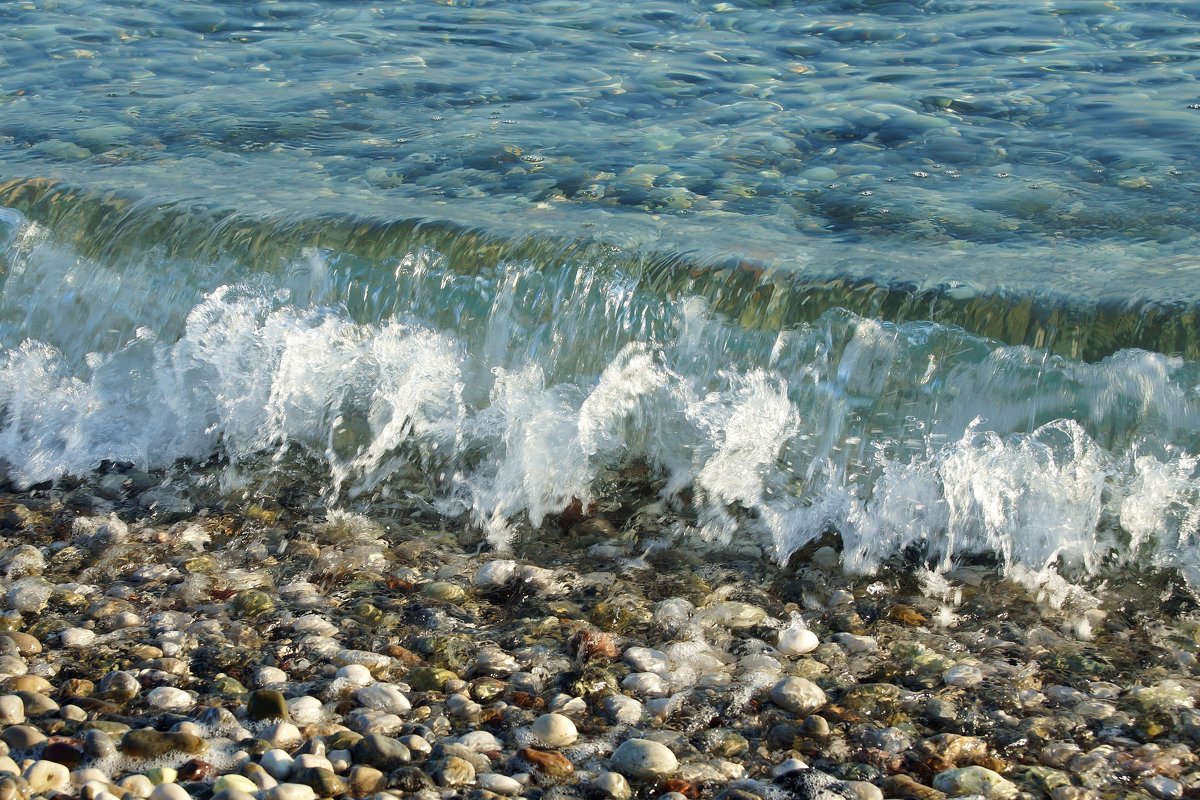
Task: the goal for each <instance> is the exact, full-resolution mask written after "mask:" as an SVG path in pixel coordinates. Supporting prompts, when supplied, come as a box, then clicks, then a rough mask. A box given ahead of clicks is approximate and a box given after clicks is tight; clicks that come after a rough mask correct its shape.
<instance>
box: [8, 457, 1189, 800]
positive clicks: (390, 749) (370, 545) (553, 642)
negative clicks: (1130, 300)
mask: <svg viewBox="0 0 1200 800" xmlns="http://www.w3.org/2000/svg"><path fill="white" fill-rule="evenodd" d="M191 477H196V475H193V476H191ZM117 478H119V480H117ZM285 483H286V481H284V479H282V478H281V479H280V485H279V486H277V487H275V488H276V490H277V491H275V492H274V493H275V494H276V496H278V497H280V498H287V499H288V500H289V502H288V503H287V505H288V506H289V507H291V508H295V509H298V511H295V512H293V511H289V510H288V509H286V508H284V507H283V506H281V505H279V503H274V502H263V501H257V502H256V501H254V500H253V499H249V498H247V499H244V500H223V501H219V502H218V503H214V504H213V505H211V506H210V507H209V508H206V509H200V510H197V508H196V503H194V502H193V501H192V499H190V498H188V497H186V496H185V494H184V493H181V492H178V491H172V490H171V489H170V488H169V487H168V488H164V486H163V485H160V481H158V480H157V479H155V478H152V477H151V476H148V475H142V474H141V473H119V472H109V473H107V474H106V473H96V474H94V475H92V476H88V477H87V478H85V479H83V480H82V481H76V480H72V481H70V482H64V483H63V484H62V485H61V486H59V487H48V488H47V487H44V486H43V487H40V488H35V489H33V490H29V491H25V492H13V491H6V492H3V493H0V529H2V535H3V537H4V548H3V549H2V550H0V576H3V579H4V581H3V585H4V589H5V592H6V605H5V608H6V609H7V610H6V611H5V613H4V614H3V615H2V616H0V626H3V627H4V628H7V629H8V630H7V631H0V675H3V676H4V677H3V683H0V687H2V692H3V693H2V694H0V724H3V726H4V728H3V730H2V731H0V741H2V742H4V747H5V748H7V751H8V752H7V755H0V773H4V772H6V771H7V772H14V771H15V772H19V773H20V774H21V777H20V778H15V777H3V776H2V775H0V793H3V796H4V797H10V796H17V795H19V796H21V797H29V796H33V795H41V796H46V797H53V796H55V795H57V794H66V795H70V796H84V797H90V798H96V799H97V800H108V796H109V795H111V796H112V797H116V798H121V797H126V796H128V797H135V798H136V797H152V798H153V799H154V800H183V798H184V797H185V796H187V797H195V798H206V797H208V796H211V795H221V796H222V797H223V798H224V800H237V799H240V798H243V797H244V795H257V796H258V797H260V798H261V800H302V799H305V798H309V797H314V796H322V797H332V796H340V795H343V794H350V795H353V796H372V795H376V796H379V800H386V797H392V796H404V797H409V796H417V797H426V798H429V800H433V798H449V797H456V796H462V797H469V798H471V800H498V798H500V797H504V796H522V797H528V798H530V800H536V799H537V798H550V797H555V798H558V797H563V798H566V797H587V798H596V799H598V800H605V798H612V800H624V798H627V797H630V796H633V795H636V796H637V797H640V798H652V797H660V796H663V795H667V794H669V795H670V797H669V800H679V796H678V795H676V794H671V793H679V795H682V797H684V798H687V800H694V799H695V798H708V797H713V798H716V797H721V798H722V800H754V798H767V797H771V798H774V797H778V796H780V792H782V793H783V796H784V797H796V798H816V797H821V798H828V799H829V800H833V798H837V797H844V798H858V800H878V798H881V797H910V798H920V800H940V798H943V797H947V796H965V795H983V796H986V797H997V798H1016V797H1052V798H1054V800H1086V799H1087V798H1093V797H1094V798H1108V797H1114V798H1115V797H1121V798H1133V797H1154V798H1159V799H1160V800H1174V798H1182V797H1200V762H1198V760H1197V759H1196V757H1195V756H1194V755H1193V753H1192V751H1193V750H1194V749H1195V748H1196V747H1197V746H1198V745H1200V712H1197V711H1196V710H1195V706H1196V701H1197V699H1198V698H1200V679H1198V676H1200V669H1198V667H1197V662H1196V658H1195V651H1196V649H1197V642H1200V624H1197V622H1196V621H1195V619H1194V618H1193V617H1190V616H1189V615H1188V614H1187V613H1177V611H1178V610H1172V609H1171V608H1169V607H1165V606H1164V605H1163V604H1161V603H1160V602H1159V600H1158V594H1156V592H1159V591H1169V585H1168V584H1163V585H1162V586H1160V587H1157V588H1155V587H1152V586H1149V585H1145V586H1143V585H1141V584H1140V583H1139V584H1138V585H1137V586H1136V588H1132V587H1131V588H1130V590H1129V591H1128V592H1127V595H1128V596H1126V597H1115V596H1114V595H1113V594H1112V593H1111V592H1110V593H1109V595H1108V597H1107V598H1105V597H1102V598H1101V600H1102V602H1101V603H1100V605H1099V606H1098V607H1096V608H1090V609H1089V608H1079V607H1077V608H1071V607H1070V606H1068V607H1066V608H1064V609H1054V608H1051V607H1049V606H1047V605H1044V604H1039V603H1038V602H1037V601H1036V598H1034V597H1032V596H1031V595H1030V594H1029V593H1028V592H1027V590H1025V589H1023V588H1022V587H1020V586H1018V585H1016V584H1014V583H1012V582H1010V581H1006V580H1003V579H1000V578H997V577H996V576H995V575H993V574H989V573H988V572H986V571H984V570H971V569H965V570H961V571H960V574H959V575H957V576H956V577H957V578H959V580H958V581H957V582H956V585H955V589H954V590H953V591H955V592H957V593H958V595H959V596H958V597H957V598H953V597H948V600H956V602H948V601H947V600H943V599H940V598H937V597H930V596H926V595H925V594H922V593H921V592H920V591H919V588H918V586H917V581H916V579H915V576H914V575H913V574H912V573H911V572H908V573H906V572H904V571H903V570H892V571H889V572H885V573H881V574H879V575H876V576H873V577H864V576H846V575H843V574H842V573H841V572H840V570H839V569H838V568H837V553H836V551H834V550H833V549H832V548H829V547H823V548H812V549H810V551H809V552H807V553H806V554H805V556H806V557H805V558H803V559H799V560H797V561H796V562H794V565H793V567H792V568H790V569H783V568H780V567H778V566H776V565H773V564H771V563H770V562H769V561H767V560H766V559H764V558H763V557H762V553H761V551H759V550H758V548H756V547H742V548H738V549H725V550H721V549H717V548H709V547H705V546H687V547H684V546H676V547H668V548H665V549H657V550H656V549H653V548H650V549H649V550H648V549H647V547H648V546H649V545H650V544H653V543H652V542H650V541H649V540H646V539H638V538H637V537H636V536H635V535H633V534H629V533H624V534H622V533H621V532H620V531H618V530H617V529H615V528H614V527H613V525H612V524H610V523H609V522H607V521H605V520H604V519H603V518H602V517H590V518H588V517H584V518H581V519H580V520H579V521H577V522H575V523H574V524H573V525H570V526H564V527H566V528H567V529H566V530H565V531H564V532H563V533H561V535H555V536H553V537H548V536H547V537H542V538H540V539H533V538H531V537H522V538H521V539H519V540H518V542H517V543H516V545H515V547H514V550H513V552H511V553H495V552H481V550H482V548H481V547H477V546H476V543H475V542H474V541H473V540H472V539H471V537H469V536H466V535H463V536H460V535H459V533H458V532H457V531H456V530H455V529H454V528H452V527H451V528H447V527H445V526H444V525H439V524H435V523H428V522H425V521H420V520H417V521H414V520H413V518H412V517H411V515H410V514H409V513H407V512H406V513H405V514H398V513H397V510H396V509H395V508H392V509H390V510H389V509H387V508H386V507H385V506H384V505H379V506H377V507H376V508H377V509H378V510H379V511H381V512H383V513H384V514H385V516H381V517H379V518H370V517H369V516H361V515H358V514H354V513H350V512H330V513H328V514H325V513H321V512H320V511H319V509H318V508H317V506H318V503H317V501H316V498H315V497H311V496H309V497H305V496H303V493H302V492H300V493H297V491H298V490H296V491H292V492H291V494H289V490H288V487H287V486H286V485H284V484H285ZM194 485H195V486H197V487H202V486H203V485H204V481H203V480H199V481H197V482H196V483H195V484H194ZM293 489H295V487H293ZM200 493H202V492H200ZM214 497H215V496H214ZM209 499H213V498H212V497H210V498H209ZM203 500H204V499H203V498H200V501H199V502H201V503H203ZM292 501H295V502H292ZM367 508H370V506H367ZM406 517H407V518H406ZM1164 596H1165V595H1164ZM1167 602H1168V605H1169V603H1170V602H1171V601H1170V598H1168V601H1167ZM280 717H282V718H283V720H282V721H280V720H279V719H277V718H280ZM146 727H148V728H151V729H152V730H150V731H142V732H139V729H142V728H146ZM47 737H49V738H47ZM363 737H366V738H363ZM627 741H632V742H635V744H633V745H629V746H626V745H625V744H624V743H625V742H627ZM622 748H624V749H622ZM631 753H632V755H631ZM655 759H657V760H655ZM647 760H648V761H649V762H651V765H650V766H647V765H646V763H644V762H647ZM801 763H803V764H805V765H807V766H808V767H811V768H813V769H812V770H797V771H793V772H790V773H788V774H785V775H782V776H778V775H776V772H778V771H779V770H780V769H781V768H782V769H784V770H787V769H789V768H794V767H798V766H799V765H800V764H801ZM172 770H174V772H172ZM824 776H829V777H828V778H826V777H824ZM168 778H171V780H167V779H168ZM156 782H157V785H156ZM9 786H11V787H12V789H11V791H15V792H17V795H12V794H9V791H10V790H9V789H8V788H6V787H9ZM304 787H308V788H304ZM830 793H832V794H830Z"/></svg>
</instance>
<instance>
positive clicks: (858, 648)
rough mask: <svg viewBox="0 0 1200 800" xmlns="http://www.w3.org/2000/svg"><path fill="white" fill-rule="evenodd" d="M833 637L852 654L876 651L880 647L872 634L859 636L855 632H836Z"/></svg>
mask: <svg viewBox="0 0 1200 800" xmlns="http://www.w3.org/2000/svg"><path fill="white" fill-rule="evenodd" d="M832 638H833V640H834V641H835V642H837V643H838V644H840V645H841V646H842V648H843V649H844V650H845V651H846V652H847V653H850V654H851V655H862V654H864V653H874V652H876V651H877V650H878V649H879V643H878V642H876V641H875V640H874V639H873V638H872V637H870V636H857V635H855V634H853V633H835V634H834V635H833V637H832Z"/></svg>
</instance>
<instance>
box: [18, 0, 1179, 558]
mask: <svg viewBox="0 0 1200 800" xmlns="http://www.w3.org/2000/svg"><path fill="white" fill-rule="evenodd" d="M0 22H2V23H3V24H2V25H0V68H2V71H0V112H2V113H0V206H4V207H6V208H7V209H8V210H6V211H4V212H3V215H2V216H0V234H2V236H3V239H4V241H5V242H6V244H5V249H4V257H3V266H4V271H5V283H4V287H3V290H2V292H0V346H2V347H3V354H4V362H5V363H4V367H3V369H4V373H5V375H4V377H5V381H4V389H3V393H4V394H3V403H4V408H5V414H4V418H3V422H4V429H3V431H2V432H0V450H2V453H3V456H4V458H5V460H6V461H7V462H9V464H10V465H11V474H12V475H13V477H14V478H15V479H16V480H18V481H19V482H23V483H31V482H37V481H42V480H46V479H51V478H54V477H56V476H60V475H62V474H65V473H72V472H80V471H86V470H88V469H90V468H93V467H95V466H96V465H97V464H99V463H100V462H101V461H102V460H105V459H108V460H121V461H129V462H133V463H136V464H139V465H143V466H165V465H168V464H170V463H171V462H172V461H174V460H175V459H177V458H204V457H207V456H209V455H212V454H214V453H219V454H220V455H221V456H222V457H224V458H226V459H228V461H229V462H230V464H231V469H232V468H233V467H236V466H237V465H239V464H245V463H250V462H251V461H255V460H256V459H257V457H258V456H261V454H262V453H264V452H283V451H285V450H287V449H289V448H292V447H300V448H302V449H304V450H305V451H306V452H308V453H309V454H311V455H313V456H314V457H316V458H318V459H320V460H321V461H323V463H324V464H326V465H327V468H328V470H329V472H330V475H331V477H332V479H333V480H332V487H333V488H332V489H331V490H330V491H331V494H330V497H331V500H332V499H336V498H337V497H345V496H347V495H353V494H355V493H360V492H363V491H368V490H370V491H378V490H380V489H381V488H386V487H387V486H388V485H389V484H391V483H395V482H404V481H408V480H410V479H411V477H412V475H413V474H414V471H415V472H416V473H419V475H420V476H421V480H422V481H423V483H424V484H425V485H426V490H427V491H428V492H429V495H430V497H433V498H436V501H437V503H438V504H439V507H440V508H441V509H442V510H443V511H444V512H446V513H451V514H454V513H460V512H465V513H468V514H469V518H470V519H471V520H473V522H474V524H476V525H477V526H478V527H479V528H480V530H481V532H482V533H483V534H484V535H487V536H488V537H489V538H490V539H491V540H492V541H493V543H495V544H498V545H499V544H503V543H504V542H506V541H508V540H509V539H510V538H511V536H512V535H513V525H514V524H516V523H518V522H519V521H520V520H524V519H528V520H529V521H531V522H532V523H533V524H535V525H536V524H538V523H539V522H540V521H541V520H542V519H543V518H544V517H546V516H547V515H553V514H556V513H557V512H559V511H561V510H562V508H564V507H565V506H566V505H569V504H570V503H571V501H572V499H573V498H579V499H582V500H584V501H588V500H590V499H593V498H602V497H603V495H604V491H605V490H604V488H603V487H604V485H605V476H606V475H608V474H609V471H611V470H614V469H619V468H620V467H621V466H622V465H628V464H629V463H632V462H645V463H647V464H648V465H650V467H651V472H652V474H653V475H654V476H655V477H656V481H657V483H656V484H655V488H656V489H657V490H660V491H661V496H662V500H663V503H664V509H671V510H673V511H679V510H680V509H681V508H682V507H686V508H687V509H689V515H690V516H688V517H687V520H688V521H687V522H686V523H682V524H683V527H685V528H687V529H688V530H687V531H685V533H687V535H698V536H702V537H707V538H717V539H739V538H746V539H752V540H756V541H763V542H766V543H768V544H769V545H770V546H771V547H773V549H774V552H775V554H776V556H777V557H779V558H780V559H786V558H787V557H788V555H789V554H790V553H792V552H795V551H796V550H797V549H798V548H800V547H802V546H803V545H804V544H805V543H806V542H807V541H810V540H812V539H813V538H816V537H818V536H820V535H821V534H823V533H824V532H825V531H826V530H828V529H829V528H831V527H832V528H833V529H836V530H837V531H838V532H839V533H840V534H841V536H842V538H843V542H844V544H845V548H846V551H845V560H846V563H847V565H848V566H850V567H852V568H855V569H863V570H870V569H873V568H875V567H876V566H877V565H878V564H879V563H880V562H881V561H883V560H886V559H888V558H890V557H893V556H895V555H897V554H899V553H902V552H904V551H906V550H907V549H909V548H912V547H916V548H918V549H920V550H921V551H922V552H924V554H925V555H926V557H927V558H928V559H929V561H930V563H931V564H934V565H935V566H942V567H945V566H949V565H950V564H952V563H953V562H954V561H955V560H956V559H959V558H962V557H963V556H965V555H968V554H976V553H987V554H992V555H994V556H995V557H996V558H997V559H998V560H999V562H1000V563H1001V564H1002V565H1004V567H1005V568H1007V569H1009V570H1018V571H1019V570H1027V571H1030V572H1032V573H1038V572H1040V571H1042V570H1044V569H1047V568H1051V567H1053V568H1057V569H1061V570H1063V571H1064V572H1066V573H1068V574H1070V575H1077V574H1081V573H1095V572H1101V571H1103V570H1104V569H1107V568H1109V567H1111V565H1112V564H1114V563H1116V564H1120V563H1122V562H1124V561H1127V560H1129V559H1138V560H1142V561H1144V562H1146V563H1149V564H1153V565H1157V566H1164V567H1178V568H1181V569H1182V570H1183V571H1184V572H1185V573H1187V572H1190V571H1192V570H1195V569H1196V567H1197V566H1198V565H1200V564H1198V562H1200V542H1197V523H1198V520H1200V482H1198V480H1200V479H1198V478H1197V477H1196V476H1195V472H1196V466H1197V461H1196V455H1195V454H1196V453H1197V452H1200V443H1198V442H1197V441H1196V434H1195V431H1196V430H1197V428H1198V426H1197V413H1198V410H1197V409H1198V402H1200V398H1198V397H1197V388H1196V387H1197V385H1198V384H1200V380H1198V378H1200V376H1198V375H1197V370H1198V367H1197V366H1196V363H1195V359H1196V358H1197V357H1200V337H1198V336H1197V333H1196V331H1197V328H1196V325H1195V314H1196V305H1197V301H1198V299H1200V298H1198V295H1197V289H1196V286H1197V284H1196V281H1195V278H1194V275H1195V269H1196V267H1197V265H1198V264H1200V262H1198V261H1197V260H1196V258H1195V256H1194V252H1195V250H1196V244H1197V241H1196V230H1195V224H1194V207H1195V202H1194V201H1195V196H1196V189H1197V186H1198V185H1197V184H1196V182H1195V174H1196V159H1197V156H1196V154H1195V148H1194V147H1193V146H1192V145H1193V143H1194V136H1193V134H1192V131H1193V128H1194V126H1195V124H1196V120H1200V111H1197V110H1196V109H1195V108H1192V107H1191V105H1192V104H1193V101H1195V100H1197V99H1198V98H1196V97H1194V96H1193V94H1194V92H1195V87H1194V82H1195V72H1196V63H1197V57H1198V56H1200V19H1198V18H1197V15H1196V11H1195V8H1194V7H1193V6H1191V5H1190V4H1184V3H1145V4H1139V5H1137V6H1136V7H1133V8H1125V7H1121V6H1117V5H1115V4H1111V3H1095V2H1081V3H1049V4H1043V5H1041V6H1038V7H1037V8H1030V9H1028V10H1022V11H1021V12H1020V13H1014V11H1013V9H1012V6H1011V5H1009V4H988V3H973V4H963V3H954V4H949V3H938V2H915V3H900V2H894V3H861V2H839V3H834V2H830V3H818V4H789V3H725V2H722V3H699V2H693V3H683V2H661V3H656V4H653V5H650V6H646V5H639V6H637V7H629V8H625V7H621V8H614V7H612V6H611V5H609V4H595V5H589V4H586V3H570V2H545V3H533V4H519V5H518V4H513V3H508V2H494V3H488V2H481V3H472V4H465V5H463V4H442V3H432V2H413V3H403V4H392V5H385V6H379V7H373V6H367V5H358V4H350V5H347V4H341V3H337V4H335V3H322V2H286V3H285V2H262V3H257V4H241V3H191V4H188V5H186V6H179V5H178V4H174V3H167V2H161V3H155V2H144V3H129V2H115V1H113V2H99V3H98V2H70V0H62V1H61V2H57V3H55V4H53V5H52V6H41V5H35V4H9V5H6V6H4V7H3V8H0ZM1132 348H1141V349H1132ZM256 463H257V462H256Z"/></svg>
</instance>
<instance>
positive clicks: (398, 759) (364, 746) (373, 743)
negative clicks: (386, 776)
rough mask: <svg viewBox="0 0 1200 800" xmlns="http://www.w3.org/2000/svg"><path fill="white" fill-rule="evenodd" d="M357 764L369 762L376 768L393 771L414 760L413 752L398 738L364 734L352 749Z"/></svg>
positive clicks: (368, 763) (369, 764)
mask: <svg viewBox="0 0 1200 800" xmlns="http://www.w3.org/2000/svg"><path fill="white" fill-rule="evenodd" d="M351 755H353V756H354V762H355V763H356V764H367V765H368V766H372V767H374V768H375V769H378V770H383V771H384V772H391V771H392V770H394V769H399V768H400V767H403V766H404V765H405V764H407V763H408V762H410V761H412V753H410V752H409V750H408V748H407V747H405V746H404V745H402V744H401V743H400V742H399V741H397V740H396V739H393V738H392V737H390V736H383V735H381V734H378V733H372V734H370V735H369V736H364V737H363V738H362V740H361V741H360V742H359V743H358V744H356V745H354V749H353V750H351Z"/></svg>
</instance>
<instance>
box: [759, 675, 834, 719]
mask: <svg viewBox="0 0 1200 800" xmlns="http://www.w3.org/2000/svg"><path fill="white" fill-rule="evenodd" d="M771 702H773V703H774V704H775V705H777V706H779V707H780V708H785V709H787V710H788V711H792V712H795V713H796V714H800V715H807V714H811V713H813V712H814V711H816V710H818V709H820V708H821V707H822V706H824V705H825V703H826V702H827V698H826V697H825V692H824V691H822V690H821V687H820V686H817V685H816V684H815V683H813V682H812V681H810V680H808V679H807V678H797V677H787V678H783V679H782V680H780V681H778V682H777V683H776V684H775V685H774V686H772V687H771Z"/></svg>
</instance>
